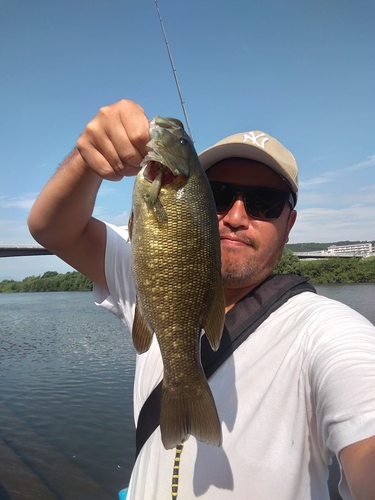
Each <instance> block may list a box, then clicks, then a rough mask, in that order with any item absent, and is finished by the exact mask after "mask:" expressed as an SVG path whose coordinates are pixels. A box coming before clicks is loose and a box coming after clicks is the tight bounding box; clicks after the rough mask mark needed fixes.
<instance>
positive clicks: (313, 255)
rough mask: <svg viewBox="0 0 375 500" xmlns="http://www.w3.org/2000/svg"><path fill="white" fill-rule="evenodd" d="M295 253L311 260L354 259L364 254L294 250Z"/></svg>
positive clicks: (299, 256)
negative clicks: (336, 253) (334, 253)
mask: <svg viewBox="0 0 375 500" xmlns="http://www.w3.org/2000/svg"><path fill="white" fill-rule="evenodd" d="M293 253H294V255H296V256H297V257H298V258H299V259H306V260H307V259H310V260H320V259H337V258H339V259H352V258H353V257H357V258H358V259H361V258H362V257H363V255H356V254H355V253H351V254H340V255H333V254H329V255H328V254H322V253H315V252H293Z"/></svg>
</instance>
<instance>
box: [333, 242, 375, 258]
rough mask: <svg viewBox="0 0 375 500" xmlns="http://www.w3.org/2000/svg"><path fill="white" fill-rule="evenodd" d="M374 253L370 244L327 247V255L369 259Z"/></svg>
mask: <svg viewBox="0 0 375 500" xmlns="http://www.w3.org/2000/svg"><path fill="white" fill-rule="evenodd" d="M374 251H375V249H374V248H373V245H372V243H355V244H351V245H331V246H330V247H328V249H327V252H326V254H327V255H337V256H340V255H353V256H358V257H370V255H371V254H372V253H373V252H374Z"/></svg>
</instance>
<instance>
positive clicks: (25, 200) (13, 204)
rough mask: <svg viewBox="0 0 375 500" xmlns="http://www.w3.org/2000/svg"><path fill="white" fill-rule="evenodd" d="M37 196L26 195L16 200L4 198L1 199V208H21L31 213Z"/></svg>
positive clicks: (15, 198)
mask: <svg viewBox="0 0 375 500" xmlns="http://www.w3.org/2000/svg"><path fill="white" fill-rule="evenodd" d="M35 198H36V196H35V195H31V194H29V195H25V196H17V197H14V198H6V197H5V196H2V197H1V198H0V207H1V208H20V209H21V210H27V211H29V210H30V208H31V207H32V206H33V204H34V201H35Z"/></svg>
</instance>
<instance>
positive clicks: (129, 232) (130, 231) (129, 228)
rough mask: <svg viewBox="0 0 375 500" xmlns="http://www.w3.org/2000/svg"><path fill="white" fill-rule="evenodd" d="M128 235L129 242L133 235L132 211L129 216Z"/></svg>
mask: <svg viewBox="0 0 375 500" xmlns="http://www.w3.org/2000/svg"><path fill="white" fill-rule="evenodd" d="M128 234H129V240H130V241H131V239H132V235H133V210H132V211H131V212H130V215H129V221H128Z"/></svg>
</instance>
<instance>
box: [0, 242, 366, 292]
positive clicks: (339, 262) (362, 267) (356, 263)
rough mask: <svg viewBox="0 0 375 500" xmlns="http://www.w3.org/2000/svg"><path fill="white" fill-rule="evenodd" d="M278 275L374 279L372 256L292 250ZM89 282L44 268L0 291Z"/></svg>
mask: <svg viewBox="0 0 375 500" xmlns="http://www.w3.org/2000/svg"><path fill="white" fill-rule="evenodd" d="M275 272H276V273H278V274H289V273H291V274H297V275H298V276H306V277H309V278H310V282H311V283H318V284H320V283H321V284H324V283H371V282H375V257H369V258H368V259H357V258H355V257H353V258H351V259H342V258H339V257H332V258H329V259H322V260H309V261H301V260H299V259H298V257H297V256H296V255H294V253H293V252H292V251H291V250H287V249H286V250H284V253H283V255H282V257H281V259H280V262H279V264H278V266H277V267H276V269H275ZM91 290H92V282H91V281H90V280H89V279H88V278H86V277H85V276H83V275H82V274H81V273H79V272H77V271H73V272H68V273H65V274H59V273H57V272H56V271H47V272H45V273H44V274H42V275H41V276H28V277H27V278H25V279H23V280H22V281H15V280H3V281H0V293H13V292H77V291H78V292H81V291H84V292H86V291H91Z"/></svg>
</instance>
